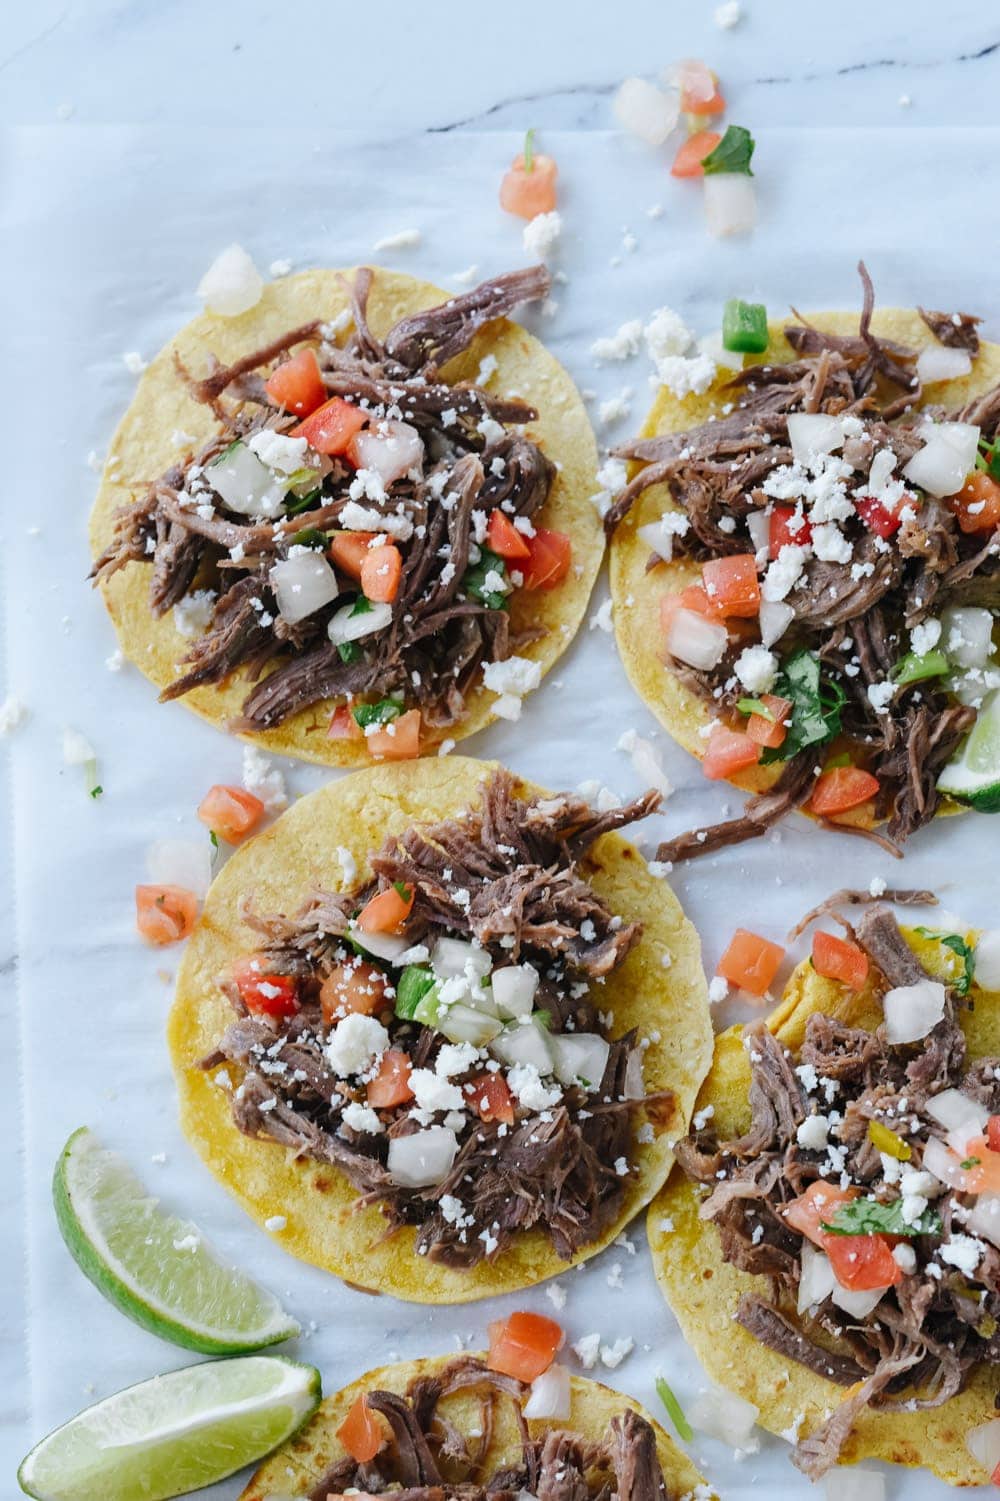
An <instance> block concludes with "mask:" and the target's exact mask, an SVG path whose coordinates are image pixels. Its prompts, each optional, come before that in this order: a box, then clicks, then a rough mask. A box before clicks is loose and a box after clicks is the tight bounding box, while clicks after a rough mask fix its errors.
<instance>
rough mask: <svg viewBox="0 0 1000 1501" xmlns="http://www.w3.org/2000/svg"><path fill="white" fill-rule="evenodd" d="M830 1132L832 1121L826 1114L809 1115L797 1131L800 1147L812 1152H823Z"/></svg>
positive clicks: (796, 1136) (796, 1137)
mask: <svg viewBox="0 0 1000 1501" xmlns="http://www.w3.org/2000/svg"><path fill="white" fill-rule="evenodd" d="M829 1134H830V1122H829V1121H828V1120H827V1118H826V1116H825V1115H807V1116H806V1118H805V1120H804V1121H803V1122H802V1124H801V1125H800V1126H799V1129H798V1131H797V1132H796V1133H795V1139H796V1141H797V1142H798V1144H799V1146H800V1147H805V1148H806V1150H807V1151H810V1152H822V1151H823V1150H824V1149H825V1147H826V1143H827V1137H828V1136H829Z"/></svg>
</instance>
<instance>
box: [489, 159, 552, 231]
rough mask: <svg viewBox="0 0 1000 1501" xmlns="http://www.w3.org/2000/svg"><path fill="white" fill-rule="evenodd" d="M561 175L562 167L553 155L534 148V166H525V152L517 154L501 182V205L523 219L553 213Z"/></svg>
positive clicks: (532, 163)
mask: <svg viewBox="0 0 1000 1501" xmlns="http://www.w3.org/2000/svg"><path fill="white" fill-rule="evenodd" d="M558 175H559V168H558V167H557V166H556V164H555V162H554V161H553V160H552V158H551V156H543V155H542V154H541V153H540V152H538V151H534V152H532V155H531V166H530V168H529V167H526V166H525V164H524V156H523V154H522V155H520V156H515V158H514V160H513V162H512V163H511V166H510V167H509V169H508V170H507V172H505V174H504V178H503V181H502V182H501V184H500V207H501V208H502V209H506V210H507V213H508V214H517V216H518V218H520V219H534V217H535V215H536V214H550V213H551V212H552V210H553V209H554V208H555V206H556V178H557V177H558Z"/></svg>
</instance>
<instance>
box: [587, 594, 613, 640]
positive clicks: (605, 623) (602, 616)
mask: <svg viewBox="0 0 1000 1501" xmlns="http://www.w3.org/2000/svg"><path fill="white" fill-rule="evenodd" d="M595 627H596V628H597V629H598V630H602V631H607V632H608V634H609V635H610V633H611V601H610V599H606V600H605V601H604V603H603V604H602V605H599V606H598V608H597V609H596V610H595V611H594V613H593V615H591V617H590V629H591V630H594V629H595Z"/></svg>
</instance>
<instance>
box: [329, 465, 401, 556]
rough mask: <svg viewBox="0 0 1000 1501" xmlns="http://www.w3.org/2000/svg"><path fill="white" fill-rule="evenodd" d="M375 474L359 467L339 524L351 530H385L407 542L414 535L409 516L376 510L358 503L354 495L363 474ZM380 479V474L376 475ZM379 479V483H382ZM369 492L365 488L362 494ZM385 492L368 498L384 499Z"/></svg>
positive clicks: (389, 534) (360, 492) (339, 518)
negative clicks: (356, 484) (356, 485)
mask: <svg viewBox="0 0 1000 1501" xmlns="http://www.w3.org/2000/svg"><path fill="white" fill-rule="evenodd" d="M369 474H374V471H373V470H371V469H359V470H358V472H357V474H356V475H355V477H354V480H353V481H352V483H351V489H350V494H351V496H352V498H351V499H350V500H349V501H348V502H347V504H346V505H345V506H344V508H343V510H342V511H341V513H340V516H339V517H338V518H337V520H338V524H339V525H340V526H342V527H345V528H346V530H347V531H349V532H375V533H380V532H385V533H387V535H388V536H390V537H397V538H398V539H399V541H400V542H407V541H409V539H410V538H411V537H412V536H413V522H412V521H411V520H410V518H409V516H401V515H399V514H398V513H397V512H395V511H390V512H388V513H386V512H383V511H374V510H372V509H371V507H370V506H362V505H359V504H358V497H357V496H355V495H354V485H355V483H357V480H358V479H359V478H360V476H361V475H369ZM375 478H376V479H378V475H375ZM381 483H382V482H381V480H379V485H381ZM362 493H363V494H368V492H367V491H365V490H364V489H363V488H362V490H361V491H359V495H360V494H362ZM384 497H385V492H384V491H383V492H382V495H381V496H372V495H368V499H369V500H372V499H384Z"/></svg>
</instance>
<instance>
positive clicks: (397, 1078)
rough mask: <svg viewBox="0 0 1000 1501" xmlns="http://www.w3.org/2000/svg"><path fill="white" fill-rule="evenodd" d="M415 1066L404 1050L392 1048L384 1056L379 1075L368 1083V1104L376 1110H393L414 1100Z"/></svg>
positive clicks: (379, 1067)
mask: <svg viewBox="0 0 1000 1501" xmlns="http://www.w3.org/2000/svg"><path fill="white" fill-rule="evenodd" d="M412 1072H413V1065H412V1063H411V1062H410V1060H409V1058H408V1057H407V1055H406V1054H405V1053H404V1052H403V1050H402V1048H390V1049H389V1050H388V1052H386V1053H383V1054H382V1059H381V1062H380V1063H379V1066H378V1073H377V1074H376V1075H375V1077H374V1079H369V1081H368V1103H369V1105H373V1106H374V1107H375V1109H376V1110H391V1109H392V1107H393V1105H405V1104H406V1102H407V1100H412V1099H413V1090H412V1089H411V1088H410V1074H411V1073H412Z"/></svg>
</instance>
